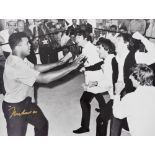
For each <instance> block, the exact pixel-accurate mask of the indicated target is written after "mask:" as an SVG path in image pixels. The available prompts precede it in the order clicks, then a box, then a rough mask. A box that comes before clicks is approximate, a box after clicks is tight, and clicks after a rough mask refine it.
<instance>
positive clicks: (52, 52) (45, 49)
mask: <svg viewBox="0 0 155 155" xmlns="http://www.w3.org/2000/svg"><path fill="white" fill-rule="evenodd" d="M39 54H40V61H41V63H42V64H48V63H54V62H57V61H58V51H57V50H56V49H53V48H52V47H51V46H40V47H39Z"/></svg>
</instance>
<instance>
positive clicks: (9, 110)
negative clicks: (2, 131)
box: [2, 32, 81, 136]
mask: <svg viewBox="0 0 155 155" xmlns="http://www.w3.org/2000/svg"><path fill="white" fill-rule="evenodd" d="M9 44H10V47H11V49H12V55H10V56H9V57H8V58H7V60H6V63H5V69H4V75H3V79H4V87H5V90H6V94H5V96H4V101H3V105H2V107H3V112H4V116H5V119H6V122H7V133H8V135H10V136H11V135H12V136H13V135H14V136H15V135H18V136H24V135H25V134H26V129H27V124H28V123H30V124H32V125H33V126H34V127H35V135H36V136H46V135H48V121H47V119H46V117H45V116H44V114H43V112H42V111H41V109H40V108H39V107H38V106H37V104H33V103H32V102H33V98H34V93H33V85H34V83H35V82H38V83H49V82H52V81H54V80H57V79H59V78H61V77H63V76H65V75H66V74H68V73H70V72H71V71H72V70H75V69H76V68H77V67H78V66H79V63H80V62H79V61H80V60H81V57H80V58H79V59H77V61H74V62H73V63H72V65H70V66H68V67H66V68H63V69H61V70H57V71H53V72H48V73H43V72H46V71H48V70H50V69H53V68H54V67H56V66H60V65H62V62H57V63H54V64H47V65H33V64H32V63H31V62H29V61H28V60H27V59H26V56H28V55H29V54H30V44H29V41H28V38H27V35H26V34H25V33H23V32H18V33H14V34H12V35H11V36H10V38H9Z"/></svg>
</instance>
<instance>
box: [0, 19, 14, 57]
mask: <svg viewBox="0 0 155 155" xmlns="http://www.w3.org/2000/svg"><path fill="white" fill-rule="evenodd" d="M7 24H8V29H5V30H2V31H1V32H0V36H1V37H2V38H3V39H4V43H8V41H9V36H10V35H11V34H12V33H14V32H15V29H16V22H15V21H12V20H11V21H8V23H7ZM2 50H3V53H4V56H5V57H6V58H7V57H8V55H9V54H10V53H12V50H11V48H10V46H9V44H6V45H3V46H2Z"/></svg>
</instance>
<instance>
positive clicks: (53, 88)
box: [0, 74, 129, 136]
mask: <svg viewBox="0 0 155 155" xmlns="http://www.w3.org/2000/svg"><path fill="white" fill-rule="evenodd" d="M83 80H84V77H83V75H82V74H81V75H76V76H74V74H71V75H68V76H67V77H65V78H63V79H61V80H59V81H57V82H54V83H51V84H50V85H48V86H41V87H40V88H39V90H38V104H39V106H40V107H41V109H42V110H43V112H44V114H45V116H46V117H47V119H48V120H49V136H77V135H75V134H73V133H72V130H74V129H77V128H79V127H80V120H81V108H80V104H79V100H80V96H81V95H82V92H83V89H82V87H81V84H82V83H83ZM2 97H3V96H2V95H1V96H0V103H2ZM91 105H92V109H91V122H90V132H89V133H85V134H81V136H95V130H96V117H97V112H95V108H96V107H98V104H97V101H96V100H95V99H93V101H92V103H91ZM0 122H1V123H0V135H1V136H3V135H4V136H5V135H7V134H6V123H5V119H4V116H3V112H2V108H0ZM108 133H109V127H108ZM27 135H28V136H31V135H34V130H33V126H31V125H29V126H28V130H27ZM122 135H124V136H128V135H129V134H128V133H127V132H126V131H122Z"/></svg>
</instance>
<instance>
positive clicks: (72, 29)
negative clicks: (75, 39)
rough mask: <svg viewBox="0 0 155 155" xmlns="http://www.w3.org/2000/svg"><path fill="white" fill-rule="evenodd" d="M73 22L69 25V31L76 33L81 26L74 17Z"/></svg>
mask: <svg viewBox="0 0 155 155" xmlns="http://www.w3.org/2000/svg"><path fill="white" fill-rule="evenodd" d="M72 23H73V24H72V25H71V26H69V27H68V31H69V32H70V33H74V34H75V33H76V32H77V31H78V30H79V29H80V26H79V25H77V19H72Z"/></svg>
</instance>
